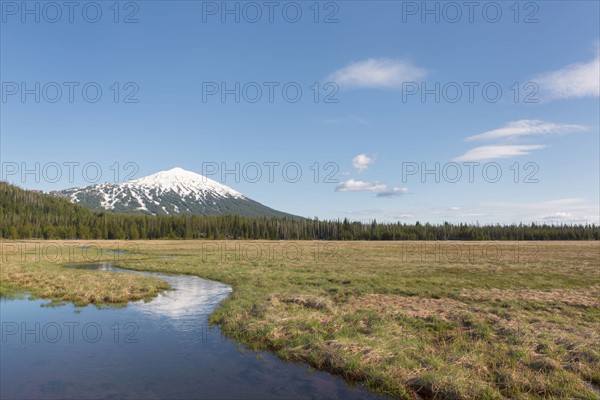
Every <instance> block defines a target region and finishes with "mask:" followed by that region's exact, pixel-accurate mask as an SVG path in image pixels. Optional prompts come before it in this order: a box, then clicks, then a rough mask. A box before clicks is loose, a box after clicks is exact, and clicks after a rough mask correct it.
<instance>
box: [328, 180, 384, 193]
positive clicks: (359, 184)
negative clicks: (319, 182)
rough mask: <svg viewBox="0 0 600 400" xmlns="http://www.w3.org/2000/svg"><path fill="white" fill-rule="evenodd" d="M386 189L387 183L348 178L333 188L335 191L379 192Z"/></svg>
mask: <svg viewBox="0 0 600 400" xmlns="http://www.w3.org/2000/svg"><path fill="white" fill-rule="evenodd" d="M385 190H387V185H386V184H384V183H378V182H373V183H372V182H363V181H356V180H354V179H348V180H347V181H346V182H342V183H340V184H339V185H337V187H336V188H335V191H336V192H381V191H385Z"/></svg>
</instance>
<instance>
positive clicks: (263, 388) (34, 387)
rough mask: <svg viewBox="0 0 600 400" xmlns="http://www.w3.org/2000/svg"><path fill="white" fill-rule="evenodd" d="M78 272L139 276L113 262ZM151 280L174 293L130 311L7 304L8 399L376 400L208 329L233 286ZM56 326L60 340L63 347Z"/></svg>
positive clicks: (3, 388)
mask: <svg viewBox="0 0 600 400" xmlns="http://www.w3.org/2000/svg"><path fill="white" fill-rule="evenodd" d="M77 268H85V269H97V270H101V271H113V272H115V271H116V272H128V273H139V272H131V271H124V270H120V269H118V268H115V267H114V266H113V264H112V263H106V262H102V263H95V264H87V265H79V266H77ZM144 274H147V273H144ZM149 275H152V276H157V277H160V278H162V279H165V280H167V281H168V282H169V284H170V285H171V287H172V288H173V289H174V290H170V291H167V292H165V293H164V294H162V295H160V296H159V297H157V298H156V299H154V300H152V301H151V302H147V303H145V302H136V303H130V305H129V306H128V307H127V308H123V309H110V308H109V309H101V310H98V309H96V308H94V307H85V308H83V310H82V312H81V313H74V310H75V308H74V307H73V306H71V305H67V306H64V307H56V308H42V307H40V305H41V304H43V302H42V301H40V300H35V301H27V300H7V299H0V311H1V313H0V319H1V320H2V329H3V332H2V342H1V347H2V351H1V352H0V368H1V370H2V374H0V397H1V398H3V399H4V398H11V399H12V398H15V399H17V398H21V399H25V398H26V399H38V398H39V399H42V398H43V399H58V398H93V399H98V398H119V399H121V398H132V399H142V398H143V399H164V398H194V399H196V398H207V399H213V398H220V399H225V398H227V399H231V398H234V399H281V398H294V399H301V398H311V399H320V398H340V399H370V398H378V397H376V396H374V395H372V394H370V393H368V392H366V391H365V390H364V389H362V388H357V387H351V386H348V385H347V384H345V383H344V382H343V381H342V380H340V379H338V378H336V377H333V376H331V375H329V374H327V373H322V372H313V373H307V369H306V367H305V366H301V365H295V364H290V363H284V362H282V361H280V360H279V359H277V358H276V357H274V356H272V355H271V354H269V353H264V352H261V353H255V352H250V351H247V350H244V349H243V348H241V347H239V346H238V345H236V344H235V343H232V342H231V341H229V340H227V339H226V338H223V337H222V336H221V334H220V330H219V329H218V328H217V327H214V328H210V329H209V328H208V315H209V314H210V313H211V312H212V311H213V310H214V309H215V307H217V305H218V303H219V302H220V301H222V300H223V299H224V298H226V297H227V295H228V294H229V293H230V292H231V288H229V287H228V286H226V285H223V284H220V283H218V282H213V281H207V280H204V279H200V278H198V277H194V276H180V275H177V276H174V275H162V274H161V275H159V274H149ZM36 326H37V328H36ZM57 327H58V329H60V330H61V331H62V335H61V336H60V338H58V340H55V339H56V337H57V335H56V334H54V332H56V331H57ZM5 328H7V329H5ZM15 328H16V330H17V331H16V333H10V334H7V332H10V331H11V329H12V330H14V329H15ZM24 332H29V333H25V334H23V333H24ZM96 332H100V334H99V335H97V334H96ZM71 334H72V335H71ZM71 339H72V340H71Z"/></svg>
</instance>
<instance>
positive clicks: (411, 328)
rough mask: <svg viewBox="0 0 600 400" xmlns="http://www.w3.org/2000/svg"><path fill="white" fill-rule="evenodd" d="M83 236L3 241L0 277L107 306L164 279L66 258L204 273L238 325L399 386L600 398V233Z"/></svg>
mask: <svg viewBox="0 0 600 400" xmlns="http://www.w3.org/2000/svg"><path fill="white" fill-rule="evenodd" d="M81 244H84V243H83V242H77V243H75V242H68V241H63V242H27V244H23V243H16V242H7V241H4V242H3V244H2V254H0V256H1V257H2V258H1V261H2V264H1V274H0V278H1V279H0V288H2V290H3V291H4V292H6V293H8V292H10V291H14V289H15V288H24V289H26V290H27V291H29V292H30V293H33V294H35V295H36V296H40V297H47V298H51V299H55V300H59V301H65V300H72V301H74V302H76V303H78V304H84V303H86V302H93V303H95V304H100V305H101V304H105V303H108V302H117V303H118V302H123V301H127V300H132V299H137V298H149V297H151V296H152V295H154V294H155V293H156V292H157V291H159V290H161V289H163V288H164V284H162V283H161V282H160V281H157V280H156V279H151V278H142V277H138V276H131V275H126V274H114V273H102V272H93V271H82V270H72V269H66V268H62V267H61V265H65V264H72V263H74V262H83V261H95V260H97V259H99V258H101V259H103V260H107V261H110V260H115V261H117V264H118V265H119V266H121V267H124V268H129V269H135V270H146V271H155V272H168V273H178V274H191V275H197V276H200V277H203V278H208V279H213V280H217V281H220V282H223V283H226V284H229V285H231V286H232V287H233V289H234V291H233V293H232V295H231V296H230V297H229V298H228V299H227V300H225V301H224V302H223V304H222V305H221V307H220V308H219V309H218V310H217V311H216V312H215V313H213V315H212V316H211V320H212V322H214V323H217V324H219V325H220V326H221V328H222V330H223V332H224V333H225V334H227V335H228V336H230V337H232V338H234V339H236V340H238V341H240V342H241V343H244V344H245V345H247V346H249V347H251V348H255V349H268V350H271V351H274V352H275V353H277V354H278V355H279V356H280V357H281V358H283V359H286V360H293V361H300V362H304V363H307V364H310V365H311V366H313V367H315V368H318V369H323V370H327V371H331V372H334V373H336V374H338V375H341V376H343V377H344V378H346V379H348V380H351V381H361V382H364V383H365V384H366V385H367V386H368V387H369V388H371V389H372V390H374V391H378V392H381V393H385V394H388V395H391V396H394V397H396V398H407V399H411V398H418V397H421V398H427V399H433V398H436V399H501V398H519V399H539V398H555V399H564V398H578V399H600V391H598V387H600V336H599V333H600V309H599V296H600V268H599V267H598V265H599V264H600V244H599V243H598V242H534V243H531V242H527V243H526V242H502V243H498V242H264V241H259V242H254V241H216V242H213V241H211V242H202V241H152V242H142V241H140V242H120V243H118V242H93V243H91V244H90V243H88V245H91V246H92V250H93V249H94V247H95V246H102V247H103V248H105V249H116V248H119V249H123V248H126V249H127V250H129V253H128V254H109V253H98V252H95V251H88V253H92V255H90V254H87V255H86V254H82V253H83V252H84V251H83V250H81V249H79V248H78V246H79V245H81ZM36 247H37V248H39V249H36ZM19 248H20V250H19ZM42 248H46V249H47V250H46V253H45V255H44V256H41V257H40V254H42V250H40V249H42ZM65 249H74V250H73V251H72V252H69V251H66V250H65ZM71 253H73V254H71ZM67 256H68V257H69V258H68V259H67V258H66V257H67ZM170 256H172V257H170Z"/></svg>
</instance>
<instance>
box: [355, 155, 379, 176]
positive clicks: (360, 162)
mask: <svg viewBox="0 0 600 400" xmlns="http://www.w3.org/2000/svg"><path fill="white" fill-rule="evenodd" d="M374 162H375V160H374V159H373V158H372V157H369V156H368V155H366V154H359V155H357V156H356V157H354V158H353V159H352V165H354V168H356V169H357V170H358V172H363V171H364V170H366V169H367V168H369V166H370V165H371V164H373V163H374Z"/></svg>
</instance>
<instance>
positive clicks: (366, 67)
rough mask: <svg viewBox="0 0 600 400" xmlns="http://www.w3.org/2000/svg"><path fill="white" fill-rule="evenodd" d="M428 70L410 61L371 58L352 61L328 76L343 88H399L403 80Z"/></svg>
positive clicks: (420, 75)
mask: <svg viewBox="0 0 600 400" xmlns="http://www.w3.org/2000/svg"><path fill="white" fill-rule="evenodd" d="M426 74H427V72H426V71H425V70H424V69H422V68H419V67H417V66H415V65H413V64H412V63H411V62H410V61H406V60H396V59H390V58H369V59H367V60H363V61H358V62H354V63H351V64H349V65H347V66H345V67H343V68H340V69H338V70H336V71H334V72H333V73H332V74H330V75H329V76H328V77H327V80H328V81H333V82H336V83H337V84H338V85H339V86H340V87H343V88H360V87H363V88H376V89H383V88H387V89H389V88H391V89H394V88H399V87H401V86H402V83H403V82H411V81H415V80H419V79H421V78H423V77H424V76H425V75H426Z"/></svg>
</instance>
